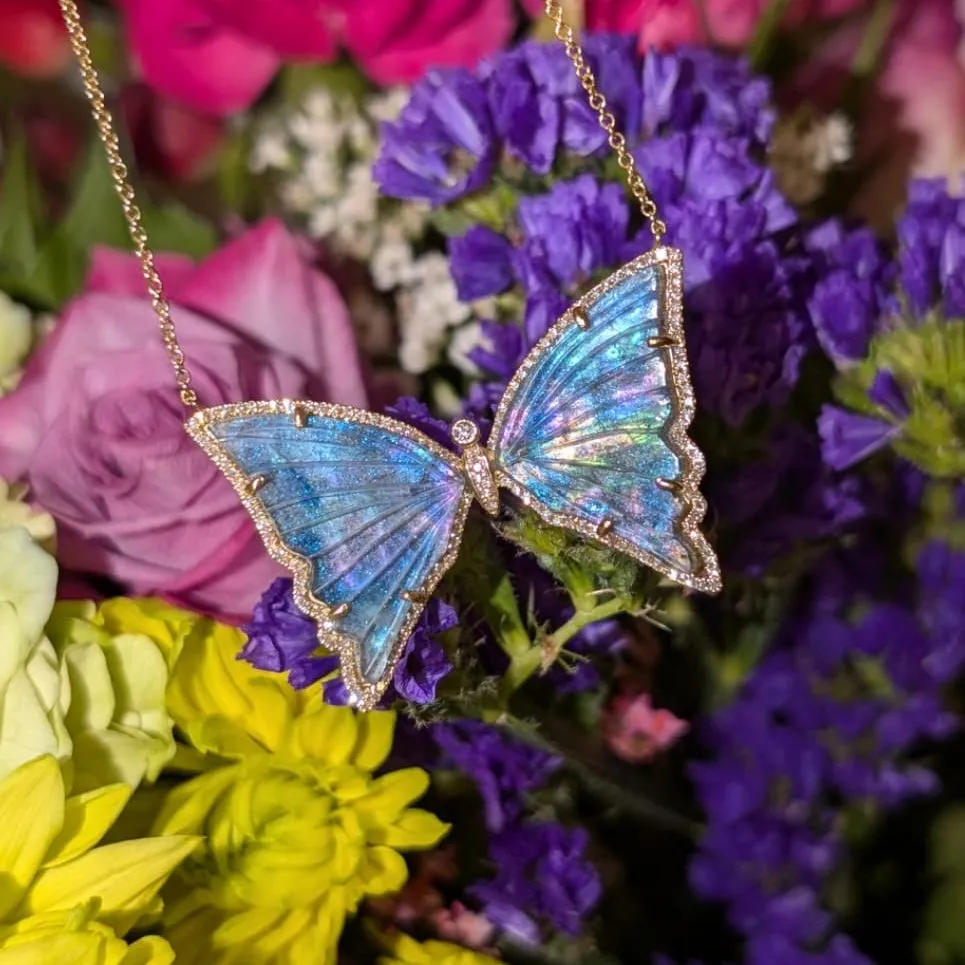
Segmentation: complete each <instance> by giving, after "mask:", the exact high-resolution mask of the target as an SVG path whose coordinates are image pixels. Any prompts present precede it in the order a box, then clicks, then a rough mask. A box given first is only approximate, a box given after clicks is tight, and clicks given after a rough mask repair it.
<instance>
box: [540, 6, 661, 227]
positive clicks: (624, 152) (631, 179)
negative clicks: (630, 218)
mask: <svg viewBox="0 0 965 965" xmlns="http://www.w3.org/2000/svg"><path fill="white" fill-rule="evenodd" d="M546 16H547V17H549V18H550V20H552V21H553V33H555V34H556V38H557V40H559V41H561V42H562V44H563V46H564V47H565V48H566V56H567V57H569V58H570V60H571V61H572V62H573V69H574V70H575V71H576V76H577V77H578V78H579V81H580V84H581V85H582V86H583V90H585V91H586V94H587V99H588V100H589V102H590V107H592V108H593V110H595V111H596V113H597V116H598V119H599V122H600V127H602V128H603V130H604V131H606V135H607V141H609V144H610V147H612V148H613V152H614V153H615V154H616V156H617V164H619V165H620V168H621V169H622V170H623V173H624V176H625V177H626V180H627V186H628V187H629V188H630V193H631V194H632V195H633V196H634V197H635V198H636V199H637V201H638V202H639V204H640V211H641V213H642V214H643V216H644V218H646V219H647V221H649V222H650V231H651V232H652V233H653V240H654V243H655V244H659V243H660V239H661V238H662V237H663V236H664V234H665V233H666V231H667V225H666V224H665V223H664V222H663V221H661V220H660V219H659V218H658V217H657V204H656V202H655V201H654V200H653V198H651V197H650V192H649V191H648V190H647V186H646V185H645V184H644V183H643V178H642V177H641V175H640V172H639V171H638V170H637V165H636V163H635V162H634V160H633V155H632V154H631V153H630V151H629V149H628V148H627V139H626V138H625V137H624V136H623V134H621V133H620V131H618V130H617V119H616V118H615V117H614V116H613V114H612V112H610V111H608V110H607V107H606V98H605V97H604V96H603V95H602V94H601V93H600V90H599V88H598V87H597V84H596V77H594V75H593V69H592V68H591V67H590V65H589V64H588V63H587V62H586V57H585V56H584V55H583V51H582V49H581V48H580V45H579V42H578V41H577V39H576V34H574V32H573V28H572V27H570V26H569V24H567V23H566V21H565V20H564V19H563V4H562V2H561V0H546Z"/></svg>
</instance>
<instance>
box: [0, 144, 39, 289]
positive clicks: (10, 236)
mask: <svg viewBox="0 0 965 965" xmlns="http://www.w3.org/2000/svg"><path fill="white" fill-rule="evenodd" d="M4 160H5V164H4V167H5V169H6V173H5V176H4V179H3V194H2V198H3V204H0V271H3V272H4V273H5V274H6V273H8V272H22V271H26V270H29V268H30V267H31V265H32V264H33V261H34V259H35V258H36V256H37V238H36V227H35V225H36V220H37V210H38V207H39V203H38V189H37V181H36V179H35V177H34V176H33V172H32V171H31V168H30V161H29V158H28V157H27V145H26V142H25V140H24V139H23V137H18V138H16V140H14V142H13V143H12V144H11V145H10V148H9V149H8V151H7V156H6V158H5V159H4Z"/></svg>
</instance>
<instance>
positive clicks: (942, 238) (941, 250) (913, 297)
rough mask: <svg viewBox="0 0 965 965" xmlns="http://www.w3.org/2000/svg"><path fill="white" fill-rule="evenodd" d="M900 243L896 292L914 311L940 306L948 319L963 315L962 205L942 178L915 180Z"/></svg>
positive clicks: (964, 220)
mask: <svg viewBox="0 0 965 965" xmlns="http://www.w3.org/2000/svg"><path fill="white" fill-rule="evenodd" d="M898 241H899V251H898V275H899V289H900V291H901V293H902V295H903V296H904V298H905V299H907V302H908V307H909V308H910V309H911V310H912V312H914V313H915V314H916V315H924V314H925V313H926V312H928V311H929V310H931V309H933V308H936V307H938V308H941V309H943V314H944V316H945V317H946V318H955V317H960V316H962V315H965V281H963V277H962V264H963V263H965V200H963V199H962V198H956V197H953V196H952V195H951V193H950V192H949V190H948V185H947V183H946V182H945V181H944V180H943V179H940V180H934V181H927V180H920V181H913V182H912V183H911V185H910V187H909V190H908V205H907V207H906V209H905V211H904V214H903V215H902V217H901V218H900V219H899V221H898ZM900 310H901V305H900V303H896V311H900Z"/></svg>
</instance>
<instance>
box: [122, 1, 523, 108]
mask: <svg viewBox="0 0 965 965" xmlns="http://www.w3.org/2000/svg"><path fill="white" fill-rule="evenodd" d="M121 5H122V7H123V9H124V12H125V15H126V21H127V36H128V44H129V46H130V48H131V49H132V51H133V52H134V56H135V59H136V61H137V63H138V66H139V67H140V70H141V72H142V73H143V76H144V80H145V81H146V82H147V83H148V84H149V85H150V86H152V87H154V88H155V89H156V90H158V91H160V92H161V93H163V94H165V95H167V96H168V97H170V98H172V99H173V100H176V101H180V102H181V103H183V104H186V105H188V106H190V107H194V108H197V109H199V110H203V111H208V112H209V113H212V114H218V115H226V114H233V113H237V112H238V111H241V110H244V109H245V108H247V107H249V106H250V105H251V104H252V103H253V102H254V101H255V100H256V99H257V98H258V97H259V96H260V94H261V93H262V92H263V91H264V90H265V88H266V87H267V86H268V84H269V83H270V82H271V80H272V78H273V77H274V76H275V73H276V72H277V70H278V68H279V67H280V66H281V65H282V63H283V62H284V61H289V60H296V61H311V62H318V63H326V62H328V61H331V60H334V59H335V58H336V57H337V56H338V55H339V53H340V51H342V50H345V51H346V52H348V53H349V54H350V55H351V56H352V57H353V58H354V59H355V60H356V61H357V62H358V64H359V65H360V66H361V67H362V69H363V70H364V71H365V72H366V73H367V74H368V75H369V76H370V77H372V79H373V80H375V81H377V82H378V83H380V84H403V83H411V82H412V81H415V80H417V79H418V78H420V77H421V76H422V75H423V74H424V73H425V72H426V70H427V69H428V68H429V67H463V66H465V67H469V66H473V65H474V64H475V63H476V62H477V61H478V60H480V59H481V58H483V57H485V56H486V55H488V54H491V53H493V52H494V51H496V50H498V49H499V48H500V47H502V46H503V45H504V44H505V43H506V41H507V40H508V39H509V38H510V36H511V35H512V32H513V27H514V19H515V18H514V17H513V13H512V3H511V2H510V0H318V2H314V3H305V2H304V0H271V2H269V0H121Z"/></svg>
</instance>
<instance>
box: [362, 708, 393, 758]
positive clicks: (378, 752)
mask: <svg viewBox="0 0 965 965" xmlns="http://www.w3.org/2000/svg"><path fill="white" fill-rule="evenodd" d="M394 732H395V713H394V712H393V711H391V710H372V711H369V712H368V713H367V714H359V715H358V740H357V742H356V744H355V753H354V754H353V755H352V762H353V763H354V764H355V765H356V766H357V767H360V768H362V770H364V771H374V770H375V769H376V768H377V767H381V766H382V764H384V763H385V759H386V758H387V757H388V756H389V751H391V750H392V735H393V733H394Z"/></svg>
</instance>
